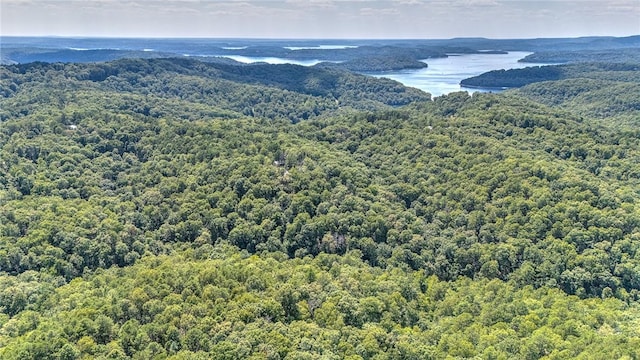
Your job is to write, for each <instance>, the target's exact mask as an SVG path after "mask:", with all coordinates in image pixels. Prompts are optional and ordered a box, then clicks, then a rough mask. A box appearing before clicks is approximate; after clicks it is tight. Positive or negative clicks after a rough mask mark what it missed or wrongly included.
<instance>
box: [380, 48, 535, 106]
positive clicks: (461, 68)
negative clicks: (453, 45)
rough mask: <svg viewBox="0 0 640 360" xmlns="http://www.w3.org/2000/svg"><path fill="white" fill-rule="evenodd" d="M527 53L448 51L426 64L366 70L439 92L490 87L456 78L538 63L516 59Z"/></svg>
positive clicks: (438, 94) (473, 90) (432, 91)
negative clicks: (465, 83) (466, 84)
mask: <svg viewBox="0 0 640 360" xmlns="http://www.w3.org/2000/svg"><path fill="white" fill-rule="evenodd" d="M529 54H531V53H530V52H524V51H513V52H510V53H508V54H471V55H451V56H449V57H448V58H440V59H427V60H423V61H424V62H426V63H427V64H428V65H429V67H428V68H424V69H417V70H400V71H389V72H385V73H370V74H369V75H373V76H375V77H386V78H389V79H393V80H396V81H399V82H401V83H403V84H404V85H405V86H411V87H415V88H418V89H420V90H423V91H426V92H429V93H431V95H432V96H440V95H443V94H448V93H450V92H455V91H465V90H466V91H470V92H475V91H480V92H486V91H493V92H495V91H496V90H489V89H487V90H483V89H475V88H474V89H465V88H461V87H460V81H461V80H462V79H466V78H469V77H472V76H476V75H480V74H482V73H485V72H487V71H491V70H500V69H505V70H507V69H519V68H524V67H529V66H538V65H540V64H531V63H519V62H518V60H520V59H522V58H523V57H525V56H527V55H529Z"/></svg>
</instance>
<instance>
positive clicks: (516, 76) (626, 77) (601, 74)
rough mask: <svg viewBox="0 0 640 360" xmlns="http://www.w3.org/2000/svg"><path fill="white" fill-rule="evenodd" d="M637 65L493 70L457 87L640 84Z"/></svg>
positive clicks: (605, 64)
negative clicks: (582, 82) (562, 82)
mask: <svg viewBox="0 0 640 360" xmlns="http://www.w3.org/2000/svg"><path fill="white" fill-rule="evenodd" d="M639 70H640V65H638V64H637V63H604V62H602V63H587V64H571V65H548V66H533V67H527V68H524V69H510V70H494V71H489V72H486V73H484V74H481V75H478V76H474V77H471V78H468V79H464V80H462V81H461V82H460V85H462V86H464V87H470V88H474V87H477V88H496V89H505V88H515V87H521V86H525V85H528V84H532V83H536V82H541V81H554V80H564V79H574V78H580V79H597V80H610V81H619V82H635V83H640V75H639V73H640V71H639Z"/></svg>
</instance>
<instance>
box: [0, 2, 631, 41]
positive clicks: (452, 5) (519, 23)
mask: <svg viewBox="0 0 640 360" xmlns="http://www.w3.org/2000/svg"><path fill="white" fill-rule="evenodd" d="M0 16H1V20H2V24H1V25H0V34H1V35H2V36H7V37H8V36H20V37H34V36H36V37H75V38H78V37H79V38H89V37H90V38H96V37H98V38H219V39H231V38H235V39H287V40H289V39H291V40H306V39H330V40H368V39H400V40H402V39H452V38H461V37H462V38H470V37H471V38H475V37H483V38H489V39H532V38H575V37H588V36H615V37H626V36H632V35H638V34H640V1H638V0H610V1H592V0H546V1H531V0H526V1H522V0H453V1H440V0H437V1H436V0H308V1H304V0H245V1H237V0H169V1H157V0H139V1H135V2H134V1H123V0H87V1H79V0H59V1H53V0H3V1H2V3H0Z"/></svg>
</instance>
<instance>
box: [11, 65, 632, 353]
mask: <svg viewBox="0 0 640 360" xmlns="http://www.w3.org/2000/svg"><path fill="white" fill-rule="evenodd" d="M0 71H1V72H2V78H1V79H0V81H1V86H2V94H3V97H2V98H0V118H1V122H0V358H3V359H4V358H8V359H12V358H37V359H47V358H133V359H149V358H159V359H162V358H176V359H180V358H220V359H227V358H229V359H236V358H272V359H278V358H279V359H285V358H313V359H314V358H327V359H333V358H353V359H359V358H362V359H382V358H390V359H394V358H397V359H411V358H415V359H424V358H444V357H446V356H447V355H448V356H451V357H459V358H465V357H482V358H484V357H486V358H496V359H503V358H514V357H516V358H540V357H544V356H548V357H550V358H559V359H561V358H567V359H568V358H580V357H583V358H588V357H589V356H591V355H592V354H607V355H610V350H611V349H616V351H617V352H616V353H615V354H614V355H615V356H617V357H623V356H629V357H631V358H634V357H638V356H639V355H638V353H637V350H636V349H638V348H640V344H639V340H638V336H639V334H638V333H637V330H636V329H637V328H638V326H637V325H638V324H639V323H640V320H639V319H638V318H637V314H638V311H637V310H638V309H637V302H638V299H639V297H640V293H639V291H640V282H639V280H638V279H640V257H639V256H640V255H639V254H640V251H639V244H640V230H639V229H640V212H639V211H638V206H639V204H638V198H639V197H638V195H639V193H638V189H639V188H640V180H639V179H640V169H639V167H638V164H639V163H640V161H639V160H640V158H639V157H640V154H639V153H638V151H639V149H640V144H639V142H640V136H638V130H637V127H635V126H634V124H636V123H637V119H635V118H634V115H633V114H635V111H637V109H636V110H633V109H632V107H633V104H635V103H636V102H637V97H638V95H637V93H636V92H634V93H633V94H631V93H627V92H626V90H625V89H627V88H626V87H624V86H622V85H621V86H619V87H615V89H616V91H617V93H619V94H621V95H622V94H624V96H623V97H621V99H622V100H623V101H622V102H621V103H620V104H622V105H621V106H619V107H616V106H613V107H612V106H609V105H611V104H612V101H610V100H606V99H601V100H602V103H603V104H605V105H603V106H599V105H598V106H594V107H589V106H586V105H584V106H583V104H585V103H586V102H587V100H588V96H587V95H585V93H581V92H580V91H578V90H575V88H574V87H580V86H586V87H588V88H589V89H592V90H593V91H591V90H589V91H588V93H590V95H589V96H594V97H597V98H598V99H600V98H603V97H604V96H605V95H604V94H605V92H604V90H603V89H604V88H603V87H600V85H601V83H600V82H598V81H599V80H598V81H596V80H594V81H591V82H590V81H586V82H585V83H584V84H582V85H580V84H579V82H580V81H579V80H571V82H566V83H565V82H558V83H546V84H537V85H535V86H531V87H530V88H527V89H523V90H522V93H517V92H513V93H509V94H504V95H494V94H476V95H474V96H469V95H467V94H466V93H453V94H449V95H447V96H442V97H438V98H436V99H435V100H434V101H423V100H427V99H429V96H428V95H427V94H422V93H419V92H417V91H409V90H406V89H405V88H403V87H401V86H399V85H398V84H397V83H393V82H390V81H387V80H376V79H372V78H364V77H359V76H355V75H352V74H348V73H343V72H338V71H335V70H326V69H324V70H323V69H314V70H311V69H307V70H302V69H300V68H297V67H277V66H276V67H269V66H258V67H251V66H242V67H233V66H230V65H220V64H217V65H204V64H201V63H198V62H195V61H186V60H144V61H143V60H122V61H119V62H113V63H106V64H99V65H97V64H89V65H79V64H65V65H62V64H53V65H45V64H30V65H20V66H7V67H2V68H0ZM607 81H609V80H607ZM563 84H566V85H568V86H569V89H567V92H568V93H567V94H568V95H567V96H566V99H568V100H566V101H565V100H562V101H559V102H557V103H553V102H550V101H546V100H545V99H548V98H549V96H548V94H553V93H557V92H559V91H560V88H561V87H562V86H563ZM545 86H546V88H544V87H545ZM527 91H528V92H527ZM522 94H526V96H529V97H531V98H533V99H534V100H536V101H540V102H543V103H546V104H547V105H543V104H541V103H539V102H534V101H532V100H529V99H527V98H525V97H523V96H522ZM536 94H537V95H536ZM580 94H582V95H580ZM580 96H585V97H584V98H583V99H582V100H578V99H579V98H580ZM403 104H408V105H406V106H404V107H402V108H394V107H392V106H396V105H403ZM606 104H609V105H606ZM549 105H551V106H554V107H549ZM614 105H615V104H614ZM596 108H598V109H599V108H607V109H609V110H611V111H610V112H604V113H602V114H612V115H611V117H608V118H606V119H602V118H594V117H593V116H594V114H599V113H598V112H595V111H594V110H593V109H596ZM366 110H370V111H366ZM609 110H607V111H609ZM607 116H609V115H607ZM636 125H637V124H636ZM615 356H614V357H615Z"/></svg>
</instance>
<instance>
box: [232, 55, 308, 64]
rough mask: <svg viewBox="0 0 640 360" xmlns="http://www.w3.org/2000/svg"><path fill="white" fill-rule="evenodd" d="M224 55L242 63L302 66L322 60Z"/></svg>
mask: <svg viewBox="0 0 640 360" xmlns="http://www.w3.org/2000/svg"><path fill="white" fill-rule="evenodd" d="M224 57H226V58H229V59H233V60H235V61H239V62H241V63H245V64H249V63H257V62H263V63H267V64H295V65H302V66H313V65H316V64H318V63H320V62H321V61H320V60H293V59H285V58H279V57H255V56H242V55H224Z"/></svg>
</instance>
